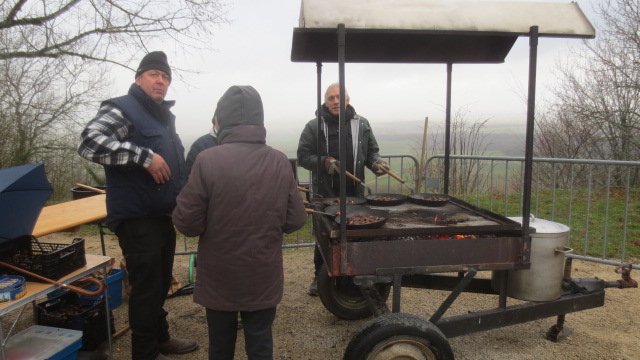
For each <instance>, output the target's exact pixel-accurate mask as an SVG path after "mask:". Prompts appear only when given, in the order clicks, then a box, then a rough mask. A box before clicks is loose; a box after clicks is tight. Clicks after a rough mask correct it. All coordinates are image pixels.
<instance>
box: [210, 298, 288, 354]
mask: <svg viewBox="0 0 640 360" xmlns="http://www.w3.org/2000/svg"><path fill="white" fill-rule="evenodd" d="M240 318H241V319H242V326H243V327H242V329H243V330H244V343H245V345H244V349H245V351H246V352H247V358H248V359H249V360H273V334H272V332H271V330H272V326H273V320H274V319H275V318H276V308H275V307H274V308H270V309H265V310H258V311H240ZM207 325H208V327H209V360H233V356H234V354H235V350H236V337H237V333H238V312H237V311H216V310H211V309H207Z"/></svg>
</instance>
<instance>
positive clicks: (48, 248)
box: [2, 236, 87, 282]
mask: <svg viewBox="0 0 640 360" xmlns="http://www.w3.org/2000/svg"><path fill="white" fill-rule="evenodd" d="M29 237H30V238H31V247H27V248H24V247H22V248H20V249H19V251H18V252H17V253H16V254H14V255H13V256H11V257H9V258H5V259H2V261H4V262H6V263H9V264H11V265H14V266H17V267H19V268H22V269H25V270H27V271H30V272H32V273H35V274H38V275H40V276H44V277H46V278H48V279H52V280H58V279H60V278H61V277H63V276H65V275H67V274H70V273H72V272H73V271H75V270H78V269H80V268H81V267H83V266H85V265H86V264H87V259H86V258H85V252H84V239H82V238H75V239H73V242H72V243H71V244H56V243H43V242H40V241H38V239H37V238H36V237H35V236H29ZM3 271H4V274H5V275H22V276H24V277H25V278H26V279H27V280H28V281H38V282H44V281H43V280H40V279H38V278H36V277H33V276H29V275H25V274H23V273H21V272H18V271H15V270H12V269H3Z"/></svg>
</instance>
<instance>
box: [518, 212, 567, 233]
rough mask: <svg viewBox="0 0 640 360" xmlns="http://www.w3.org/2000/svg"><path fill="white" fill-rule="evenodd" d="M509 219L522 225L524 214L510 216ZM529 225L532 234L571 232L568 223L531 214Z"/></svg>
mask: <svg viewBox="0 0 640 360" xmlns="http://www.w3.org/2000/svg"><path fill="white" fill-rule="evenodd" d="M509 219H511V220H513V221H517V222H518V223H520V225H522V216H518V217H509ZM529 227H530V228H531V233H532V234H534V233H535V234H560V233H566V232H569V227H568V226H567V225H564V224H560V223H557V222H553V221H549V220H544V219H538V218H535V217H534V216H533V215H531V220H530V221H529Z"/></svg>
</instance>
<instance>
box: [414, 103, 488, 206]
mask: <svg viewBox="0 0 640 360" xmlns="http://www.w3.org/2000/svg"><path fill="white" fill-rule="evenodd" d="M469 112H470V110H469V107H468V106H463V107H461V108H458V109H457V110H456V111H455V113H454V114H453V116H452V118H451V129H450V132H451V141H450V151H451V154H455V155H484V154H485V153H486V151H487V148H488V146H489V145H490V144H489V143H487V142H486V134H485V133H484V132H483V129H484V126H485V125H486V123H487V121H488V119H480V118H478V119H476V120H473V121H472V120H469V118H468V114H469ZM443 134H444V129H442V128H440V129H438V130H436V131H435V132H432V135H431V144H430V146H429V147H428V148H429V150H428V152H430V153H432V154H444V138H443ZM481 166H482V165H481V164H480V163H479V162H478V161H477V160H465V161H451V166H450V169H449V170H450V177H449V180H450V182H449V193H451V194H462V193H465V192H470V191H474V190H475V189H476V188H477V187H482V186H483V182H485V180H486V179H485V178H484V176H483V175H482V171H479V170H481ZM422 168H425V166H424V164H423V166H422ZM428 171H429V174H428V175H427V176H428V177H429V178H438V179H441V180H442V179H444V166H443V164H441V163H440V164H438V165H437V166H433V167H430V169H428Z"/></svg>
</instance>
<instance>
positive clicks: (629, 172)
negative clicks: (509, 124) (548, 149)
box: [423, 155, 640, 269]
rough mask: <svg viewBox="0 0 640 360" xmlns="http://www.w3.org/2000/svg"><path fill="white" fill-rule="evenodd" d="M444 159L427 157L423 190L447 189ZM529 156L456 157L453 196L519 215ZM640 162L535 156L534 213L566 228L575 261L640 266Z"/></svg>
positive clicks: (454, 159)
mask: <svg viewBox="0 0 640 360" xmlns="http://www.w3.org/2000/svg"><path fill="white" fill-rule="evenodd" d="M443 161H444V155H435V156H432V157H430V158H429V159H427V161H426V165H425V173H424V177H425V179H426V181H425V187H424V188H423V191H424V192H437V193H440V192H442V191H443V189H442V184H443V181H441V179H442V178H443ZM523 164H524V157H504V156H465V155H451V156H450V169H451V170H450V180H449V181H450V182H449V184H450V185H449V186H450V188H449V193H450V194H451V195H453V196H456V197H458V198H461V199H462V200H465V201H467V202H469V203H472V204H474V205H476V206H480V207H483V208H486V209H488V210H490V211H494V212H497V213H501V214H503V215H505V216H510V217H511V216H513V217H517V216H521V213H522V194H521V191H520V189H521V188H522V182H523V180H522V174H523V172H524V171H523ZM639 174H640V162H638V161H615V160H581V159H554V158H534V159H533V176H532V179H531V182H532V184H531V185H532V187H531V188H532V194H531V205H532V206H531V213H532V214H533V215H536V216H537V217H539V218H544V219H545V220H550V221H554V222H559V223H562V224H565V225H567V226H568V227H569V228H570V231H569V235H570V236H569V244H568V246H569V247H572V248H575V252H574V253H573V254H569V255H568V256H571V257H573V258H579V259H584V260H589V261H595V262H600V263H606V264H611V265H617V264H620V263H626V262H633V263H634V266H633V267H634V268H636V269H637V268H640V266H639V265H638V263H639V262H640V253H639V252H640V206H639V201H638V200H639V196H640V188H639V182H640V181H639Z"/></svg>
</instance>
